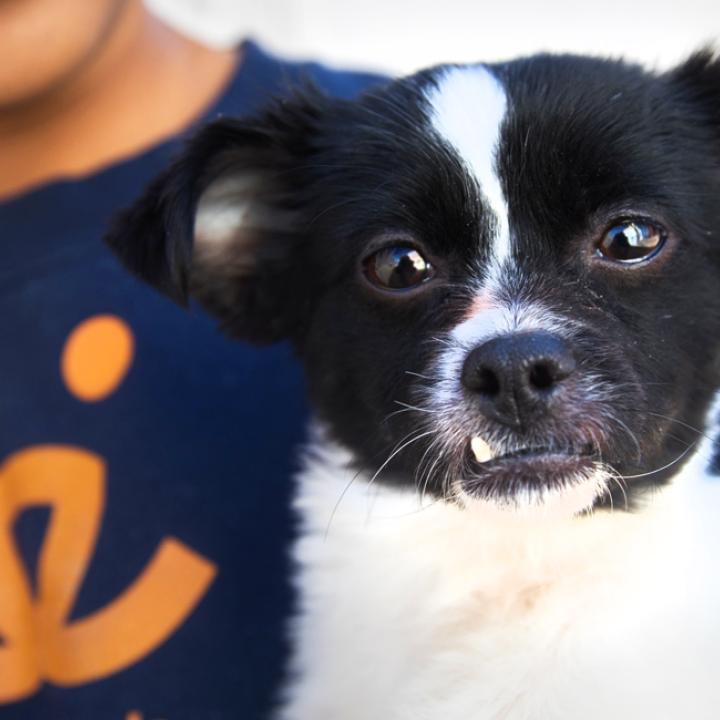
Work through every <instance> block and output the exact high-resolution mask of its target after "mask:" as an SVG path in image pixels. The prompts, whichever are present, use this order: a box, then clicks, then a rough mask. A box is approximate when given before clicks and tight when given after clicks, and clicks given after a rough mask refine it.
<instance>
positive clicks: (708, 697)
mask: <svg viewBox="0 0 720 720" xmlns="http://www.w3.org/2000/svg"><path fill="white" fill-rule="evenodd" d="M342 461H343V458H342V456H341V455H337V454H331V453H324V454H319V455H318V456H317V457H316V459H315V460H313V461H311V462H310V463H309V464H308V466H307V468H306V471H305V472H304V473H303V475H302V476H301V478H300V483H299V493H298V499H297V508H298V510H299V512H300V513H301V516H302V520H303V532H302V535H301V537H300V540H299V541H298V544H297V547H296V558H297V560H298V563H299V568H298V575H297V584H298V590H299V593H300V598H301V609H300V612H299V614H298V616H297V618H296V623H295V631H296V634H297V635H296V642H297V650H296V657H295V671H296V673H297V675H296V678H297V679H296V681H295V682H294V683H293V684H292V685H291V686H290V688H289V690H288V699H289V702H288V704H287V706H286V708H285V714H284V715H283V717H285V718H287V719H288V720H311V719H312V720H325V719H327V720H330V718H333V719H336V718H342V719H343V720H370V719H371V718H384V719H385V720H393V719H398V720H399V719H405V718H407V719H408V720H410V719H411V718H412V719H413V720H415V719H417V718H427V720H436V719H437V720H455V719H456V718H457V720H460V718H463V720H465V719H467V718H478V720H485V719H487V720H490V719H495V718H498V719H499V718H507V719H509V720H519V719H521V718H533V719H535V718H548V720H564V719H565V718H578V717H583V718H587V719H594V718H597V719H598V720H599V719H600V718H607V717H611V716H612V717H616V718H618V717H619V718H625V717H627V718H631V717H632V718H637V717H650V716H653V717H657V718H675V717H678V718H679V717H693V718H705V717H707V718H710V717H714V714H713V712H714V711H711V709H712V708H716V707H717V706H718V702H720V691H719V690H716V688H715V685H717V684H718V683H716V682H715V681H714V677H713V676H714V670H713V666H716V665H717V662H718V661H720V629H719V628H720V623H718V621H717V620H716V618H715V616H716V614H717V611H716V608H717V607H718V605H717V601H718V599H720V593H718V591H717V587H716V582H715V580H714V577H713V574H712V569H713V566H714V562H713V554H714V552H715V549H716V544H715V540H714V538H715V536H716V535H717V533H713V532H712V530H713V522H712V518H711V516H709V515H707V516H706V515H705V513H704V511H703V508H705V509H707V508H709V507H711V506H712V503H711V500H712V499H711V498H710V497H709V496H710V495H715V494H717V489H716V488H715V487H714V486H712V485H710V484H709V483H705V484H703V483H701V482H699V481H698V480H697V479H695V480H694V485H695V486H697V487H700V488H701V491H699V493H680V492H676V491H670V492H669V493H666V494H664V495H663V496H661V497H660V496H659V497H657V498H656V500H655V501H654V502H653V503H652V505H651V506H650V507H648V508H646V509H645V510H644V511H643V512H640V513H637V514H633V515H630V514H626V513H622V512H617V513H614V514H609V513H608V514H603V515H599V514H598V515H596V516H595V517H593V518H578V519H576V520H573V521H562V522H553V521H552V520H550V519H547V518H546V519H536V520H534V521H532V522H528V521H527V519H525V520H522V519H518V518H515V519H510V518H508V517H505V518H504V519H503V518H502V517H501V516H499V515H497V514H492V513H488V512H482V511H479V510H476V511H468V510H464V511H463V510H459V509H458V508H455V507H453V506H450V505H447V504H445V503H438V502H436V503H433V502H432V501H431V500H427V501H425V503H424V504H423V505H422V506H421V505H420V504H419V503H418V500H417V498H416V497H415V496H414V495H413V494H411V493H403V492H399V491H390V490H386V489H379V488H368V487H367V485H366V481H365V480H364V479H363V478H358V479H356V480H355V481H354V482H353V483H352V484H351V485H350V487H349V488H348V487H347V485H348V483H349V482H350V480H351V478H352V474H350V473H348V472H347V471H345V470H343V469H342ZM696 472H697V467H693V466H691V467H690V468H688V473H696ZM681 480H682V478H681ZM698 494H699V495H700V496H701V499H700V500H699V501H698V497H697V496H698ZM705 495H708V497H705ZM341 496H342V497H341ZM719 500H720V498H719ZM716 507H717V505H716Z"/></svg>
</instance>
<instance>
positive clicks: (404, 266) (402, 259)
mask: <svg viewBox="0 0 720 720" xmlns="http://www.w3.org/2000/svg"><path fill="white" fill-rule="evenodd" d="M363 269H364V272H365V277H367V279H368V280H369V281H370V282H371V283H372V284H373V285H375V287H378V288H380V289H381V290H410V289H412V288H415V287H418V286H419V285H422V284H423V283H424V282H427V281H428V280H430V278H432V276H433V273H434V271H433V267H432V265H431V264H430V263H429V262H428V261H427V260H426V259H425V258H424V257H423V255H422V254H421V253H420V251H419V250H417V249H416V248H413V247H407V246H401V245H400V246H395V247H386V248H383V249H382V250H378V251H377V252H375V253H373V254H372V255H370V256H369V257H368V258H367V259H366V260H365V262H364V265H363Z"/></svg>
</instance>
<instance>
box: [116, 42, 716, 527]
mask: <svg viewBox="0 0 720 720" xmlns="http://www.w3.org/2000/svg"><path fill="white" fill-rule="evenodd" d="M718 234H720V64H719V63H718V62H713V61H712V59H711V58H710V57H709V56H707V55H701V56H696V57H695V58H693V59H691V60H690V61H688V62H687V63H686V64H685V65H683V66H681V67H680V68H678V69H676V70H675V71H673V72H671V73H668V74H666V75H660V76H657V75H650V74H647V73H645V72H643V71H642V70H640V69H638V68H636V67H633V66H627V65H624V64H622V63H617V62H608V61H600V60H591V59H584V58H578V57H550V56H540V57H535V58H530V59H526V60H520V61H516V62H511V63H507V64H503V65H497V66H489V67H487V66H459V67H456V66H452V67H441V68H435V69H432V70H429V71H426V72H423V73H420V74H418V75H416V76H414V77H411V78H409V79H405V80H401V81H398V82H395V83H391V84H389V85H388V86H386V87H384V88H381V89H378V90H375V91H373V92H371V93H369V94H367V95H365V96H363V97H362V98H360V99H359V100H357V101H355V102H349V101H336V100H331V99H327V98H323V97H320V96H318V95H317V94H314V93H310V94H306V95H303V96H301V97H296V98H295V99H291V100H286V101H282V102H278V103H277V104H275V105H274V106H273V107H272V108H271V109H269V110H268V111H267V112H266V114H265V115H263V116H261V117H257V118H254V119H251V120H223V121H219V122H217V123H215V124H214V125H210V126H208V127H207V128H205V129H204V130H203V131H201V132H200V134H199V135H198V136H197V137H196V138H195V139H194V140H193V141H191V143H190V144H189V146H188V148H187V151H186V153H185V155H184V156H183V157H182V158H180V159H179V161H178V162H177V163H176V164H175V165H174V166H173V167H171V168H170V169H169V170H168V171H167V172H166V173H165V174H164V175H163V176H162V177H160V178H159V179H158V180H157V181H156V183H155V184H154V185H153V186H152V187H151V188H150V189H149V190H148V192H147V194H146V196H145V197H144V198H143V199H142V200H140V201H139V203H138V204H137V205H136V206H135V207H134V208H132V209H131V210H130V211H128V212H127V213H125V215H124V216H122V217H121V218H120V219H119V220H118V222H117V225H116V227H115V229H114V230H113V232H112V233H111V236H110V243H111V245H112V246H113V247H114V248H115V250H116V251H117V252H118V253H119V254H120V255H121V257H122V258H123V260H124V261H125V262H126V264H127V265H128V266H129V267H130V268H131V269H133V270H134V271H135V272H137V273H138V274H139V275H141V276H142V277H144V278H145V279H147V280H149V281H150V282H152V283H154V284H155V285H157V286H159V287H160V288H161V289H163V290H164V291H166V292H168V293H169V294H171V295H173V296H174V297H176V298H179V299H182V298H184V297H185V294H186V292H187V291H188V290H189V292H190V293H191V294H193V295H195V296H196V297H197V298H198V299H199V300H200V302H202V303H203V304H204V305H205V307H206V308H207V309H208V310H209V311H210V312H212V313H214V314H215V315H217V317H218V318H219V319H220V322H221V324H222V326H223V328H224V329H225V330H227V331H228V332H229V333H231V334H232V335H234V336H236V337H240V338H245V339H249V340H252V341H256V342H269V341H273V340H277V339H281V338H289V339H291V340H292V342H293V343H294V344H295V346H296V347H297V349H298V352H299V354H300V357H301V358H302V360H303V362H304V365H305V369H306V374H307V378H308V382H309V389H310V394H311V399H312V401H313V403H314V406H315V408H316V411H317V414H318V416H319V418H320V419H321V420H322V421H324V423H325V424H326V425H327V426H328V427H329V429H330V431H331V433H332V434H333V436H334V437H335V438H336V439H337V440H339V441H340V442H341V443H342V444H343V445H345V446H346V447H348V448H349V449H350V450H351V451H352V453H353V455H354V457H355V458H356V463H357V466H358V467H359V468H361V469H364V470H365V471H367V473H369V475H370V476H371V477H372V478H373V481H374V482H379V483H380V482H384V483H395V484H399V485H403V486H408V487H415V486H417V487H419V488H420V489H421V490H422V491H427V492H429V493H434V494H438V495H442V496H444V497H447V498H453V499H460V500H461V501H463V502H474V501H482V502H489V503H492V504H494V505H497V506H501V507H503V508H516V507H522V506H527V505H555V506H557V507H561V508H563V511H564V512H568V513H570V514H572V513H576V512H579V511H581V510H584V509H587V508H589V507H591V506H592V505H593V504H597V503H603V502H609V501H613V500H614V501H615V504H616V505H617V500H618V499H619V500H620V505H621V506H624V504H625V502H626V499H625V498H624V496H626V495H629V496H630V500H632V494H633V492H635V491H636V490H637V489H638V488H640V487H642V486H644V485H647V483H661V482H665V481H667V479H668V477H669V476H671V475H672V474H673V472H675V471H676V470H677V468H678V467H679V465H680V464H681V463H682V460H683V459H684V458H685V457H687V456H688V455H689V454H690V451H691V450H692V447H693V444H694V443H696V442H697V440H698V439H699V438H698V434H699V428H701V426H702V423H703V417H704V413H705V412H706V410H707V408H708V405H709V402H710V400H711V398H712V396H713V394H714V391H715V390H716V388H717V386H718V382H719V380H720V366H719V364H718V360H719V357H718V354H719V353H718V350H719V349H720V348H719V344H720V292H719V289H720V238H718V237H716V236H717V235H718ZM278 411H279V412H281V411H282V410H281V409H278Z"/></svg>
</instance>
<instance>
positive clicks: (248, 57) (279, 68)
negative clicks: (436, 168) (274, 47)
mask: <svg viewBox="0 0 720 720" xmlns="http://www.w3.org/2000/svg"><path fill="white" fill-rule="evenodd" d="M239 53H240V64H239V67H238V71H237V73H236V75H235V77H234V79H233V80H232V82H231V83H230V85H229V87H228V88H227V90H226V92H225V93H224V95H223V97H222V98H221V99H220V102H219V103H218V107H217V111H218V112H219V113H221V114H228V115H241V114H246V113H248V112H252V111H254V110H256V109H258V108H260V107H262V106H263V105H264V104H265V103H266V102H267V101H268V99H269V98H271V97H277V96H282V95H287V94H289V93H291V92H292V91H293V90H294V89H297V88H298V87H300V86H303V85H308V84H312V85H314V86H315V87H316V88H318V89H319V90H321V91H322V92H324V93H326V94H327V95H330V96H332V97H337V98H343V99H352V98H354V97H356V96H358V95H359V94H360V93H362V92H363V91H365V90H368V89H370V88H372V87H376V86H379V85H382V84H384V83H386V82H388V81H389V79H390V78H389V77H388V76H385V75H381V74H379V73H373V72H363V71H361V70H341V69H334V68H331V67H328V66H326V65H323V64H321V63H318V62H312V61H292V60H287V59H283V58H280V57H277V56H275V55H273V54H271V53H269V52H267V51H266V50H264V49H263V48H261V47H260V46H259V45H258V44H257V43H255V42H253V41H252V40H246V41H245V42H243V43H242V44H241V45H240V47H239Z"/></svg>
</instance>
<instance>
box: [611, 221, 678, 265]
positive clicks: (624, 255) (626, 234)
mask: <svg viewBox="0 0 720 720" xmlns="http://www.w3.org/2000/svg"><path fill="white" fill-rule="evenodd" d="M665 237H666V236H665V232H664V231H663V230H662V229H661V228H659V227H657V226H655V225H652V224H651V223H647V222H640V221H635V220H628V221H624V222H619V223H617V225H613V226H612V227H611V228H610V229H609V230H608V231H607V232H606V233H605V235H603V237H602V239H601V240H600V244H599V245H598V248H597V253H598V254H599V255H602V256H603V257H605V258H608V259H609V260H614V261H615V262H621V263H626V264H627V263H636V262H640V261H641V260H647V259H648V258H650V257H651V256H653V255H655V253H657V252H658V251H659V250H660V248H661V247H662V246H663V245H664V244H665Z"/></svg>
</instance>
